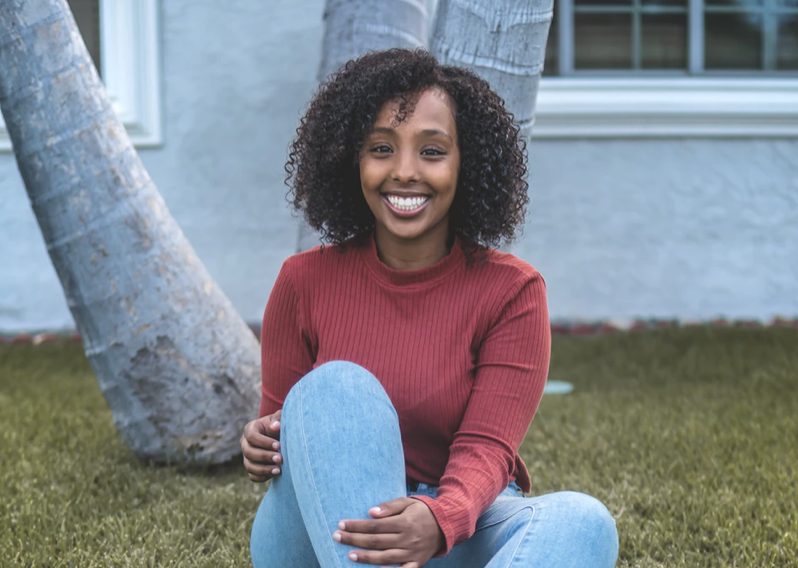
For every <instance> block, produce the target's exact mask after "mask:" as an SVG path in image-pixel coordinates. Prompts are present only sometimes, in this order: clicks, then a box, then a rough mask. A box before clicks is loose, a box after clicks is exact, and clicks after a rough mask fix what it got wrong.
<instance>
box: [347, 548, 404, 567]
mask: <svg viewBox="0 0 798 568" xmlns="http://www.w3.org/2000/svg"><path fill="white" fill-rule="evenodd" d="M348 556H349V559H350V560H352V561H354V562H359V563H360V564H379V565H381V566H384V565H385V564H402V563H404V562H409V561H411V560H412V559H411V558H410V552H409V551H407V550H402V549H400V548H391V549H389V550H353V551H352V552H350V553H349V554H348Z"/></svg>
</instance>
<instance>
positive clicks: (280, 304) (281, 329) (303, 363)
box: [260, 261, 313, 416]
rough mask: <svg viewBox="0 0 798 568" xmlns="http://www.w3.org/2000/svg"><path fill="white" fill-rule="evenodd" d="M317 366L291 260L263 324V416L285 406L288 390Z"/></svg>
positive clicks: (282, 269) (281, 270) (261, 409)
mask: <svg viewBox="0 0 798 568" xmlns="http://www.w3.org/2000/svg"><path fill="white" fill-rule="evenodd" d="M312 368H313V354H312V349H311V346H310V342H309V341H308V338H307V337H306V335H305V331H304V330H303V325H302V312H301V306H300V302H299V297H298V295H297V292H296V289H295V287H294V284H293V280H292V277H291V270H290V267H289V264H288V261H286V262H284V263H283V266H282V268H281V269H280V274H278V276H277V280H276V281H275V283H274V287H273V288H272V291H271V294H270V295H269V301H268V303H267V304H266V310H265V312H264V314H263V326H262V327H261V402H260V416H265V415H267V414H272V413H274V412H276V411H277V410H279V409H281V408H282V407H283V402H284V401H285V397H286V395H287V394H288V391H289V390H290V389H291V387H292V386H294V383H296V382H297V381H298V380H299V379H300V378H302V377H303V376H304V375H306V374H307V373H308V372H309V371H310V370H311V369H312Z"/></svg>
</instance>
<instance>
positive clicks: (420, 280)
mask: <svg viewBox="0 0 798 568" xmlns="http://www.w3.org/2000/svg"><path fill="white" fill-rule="evenodd" d="M363 260H364V262H365V263H366V265H367V266H368V267H369V268H370V269H371V271H372V272H373V273H374V275H375V276H376V277H377V278H378V279H379V280H380V281H382V282H384V283H386V284H390V285H394V286H404V287H406V286H414V285H426V284H431V283H432V282H435V281H437V280H440V279H441V278H444V277H445V276H447V275H448V274H450V273H451V272H453V271H455V270H456V269H457V268H458V267H460V266H464V265H465V262H464V261H465V254H464V253H463V248H462V243H461V242H460V237H459V236H457V235H455V237H454V244H453V245H452V248H451V250H450V251H449V254H447V255H446V256H444V257H443V258H442V259H440V260H439V261H438V262H436V263H435V264H432V265H430V266H425V267H424V268H415V269H411V270H400V269H397V268H391V267H390V266H388V265H387V264H385V263H383V262H382V260H380V257H379V254H378V253H377V241H376V240H375V238H374V233H372V234H371V236H370V237H369V238H368V244H367V246H365V247H364V248H363Z"/></svg>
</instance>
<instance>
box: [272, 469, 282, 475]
mask: <svg viewBox="0 0 798 568" xmlns="http://www.w3.org/2000/svg"><path fill="white" fill-rule="evenodd" d="M272 475H280V468H279V467H275V468H274V469H273V470H272Z"/></svg>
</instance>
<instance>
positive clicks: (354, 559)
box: [349, 552, 357, 562]
mask: <svg viewBox="0 0 798 568" xmlns="http://www.w3.org/2000/svg"><path fill="white" fill-rule="evenodd" d="M349 560H352V561H353V562H357V554H355V553H354V552H350V553H349Z"/></svg>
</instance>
